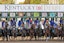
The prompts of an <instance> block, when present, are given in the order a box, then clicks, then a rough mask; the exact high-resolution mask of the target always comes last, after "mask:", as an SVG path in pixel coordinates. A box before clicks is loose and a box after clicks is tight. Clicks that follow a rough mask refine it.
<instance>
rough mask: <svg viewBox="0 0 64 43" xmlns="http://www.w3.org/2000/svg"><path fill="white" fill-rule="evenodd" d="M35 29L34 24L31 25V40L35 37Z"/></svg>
mask: <svg viewBox="0 0 64 43" xmlns="http://www.w3.org/2000/svg"><path fill="white" fill-rule="evenodd" d="M34 28H35V25H34V24H32V25H31V29H30V40H31V39H32V38H33V36H34Z"/></svg>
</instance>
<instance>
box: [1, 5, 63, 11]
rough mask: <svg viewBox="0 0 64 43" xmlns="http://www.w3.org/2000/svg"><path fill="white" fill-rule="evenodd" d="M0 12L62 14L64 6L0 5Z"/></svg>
mask: <svg viewBox="0 0 64 43" xmlns="http://www.w3.org/2000/svg"><path fill="white" fill-rule="evenodd" d="M0 12H64V5H41V4H34V5H33V4H21V5H17V4H1V5H0Z"/></svg>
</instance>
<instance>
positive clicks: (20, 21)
mask: <svg viewBox="0 0 64 43" xmlns="http://www.w3.org/2000/svg"><path fill="white" fill-rule="evenodd" d="M22 23H23V19H21V20H19V22H18V27H20V26H21V25H22Z"/></svg>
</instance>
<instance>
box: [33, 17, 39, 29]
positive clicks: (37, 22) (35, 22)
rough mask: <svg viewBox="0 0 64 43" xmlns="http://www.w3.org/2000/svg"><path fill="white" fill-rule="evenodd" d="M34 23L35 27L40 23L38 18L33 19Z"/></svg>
mask: <svg viewBox="0 0 64 43" xmlns="http://www.w3.org/2000/svg"><path fill="white" fill-rule="evenodd" d="M34 24H35V29H37V28H38V25H39V24H40V21H39V20H38V18H37V19H36V20H35V21H34Z"/></svg>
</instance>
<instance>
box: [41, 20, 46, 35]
mask: <svg viewBox="0 0 64 43" xmlns="http://www.w3.org/2000/svg"><path fill="white" fill-rule="evenodd" d="M40 26H41V29H42V34H43V35H44V33H45V30H44V20H43V19H42V20H41V22H40Z"/></svg>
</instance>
